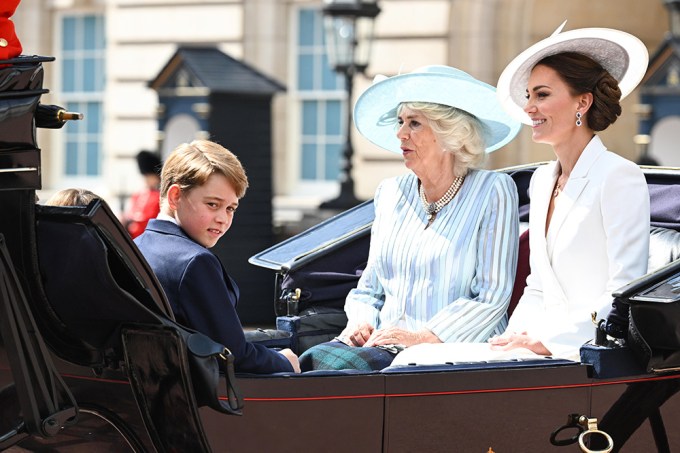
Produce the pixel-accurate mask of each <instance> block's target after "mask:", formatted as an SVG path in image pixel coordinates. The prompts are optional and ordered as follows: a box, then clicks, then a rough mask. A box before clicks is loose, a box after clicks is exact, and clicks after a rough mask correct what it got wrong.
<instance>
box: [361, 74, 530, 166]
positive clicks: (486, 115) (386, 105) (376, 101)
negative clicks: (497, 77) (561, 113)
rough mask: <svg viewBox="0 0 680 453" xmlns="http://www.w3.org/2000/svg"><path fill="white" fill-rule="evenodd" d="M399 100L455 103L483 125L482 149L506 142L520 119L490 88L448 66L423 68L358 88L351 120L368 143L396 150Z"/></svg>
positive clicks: (493, 149)
mask: <svg viewBox="0 0 680 453" xmlns="http://www.w3.org/2000/svg"><path fill="white" fill-rule="evenodd" d="M403 102H429V103H434V104H443V105H448V106H450V107H456V108H458V109H461V110H465V111H466V112H468V113H470V114H472V115H474V116H475V117H477V118H478V119H479V120H480V121H481V122H482V123H483V124H484V125H485V127H486V132H487V133H486V134H485V137H484V138H485V145H486V152H487V153H490V152H492V151H495V150H497V149H499V148H501V147H503V146H504V145H506V144H507V143H508V142H510V141H511V140H512V139H513V138H514V137H515V135H517V133H518V132H519V130H520V127H521V123H520V122H519V121H516V120H514V119H512V118H511V117H510V116H509V115H508V114H507V113H506V112H505V111H504V110H503V108H502V107H501V105H500V103H499V102H498V98H497V97H496V89H495V88H494V87H493V86H491V85H489V84H486V83H484V82H481V81H479V80H476V79H474V78H473V77H472V76H470V75H469V74H467V73H465V72H463V71H460V70H458V69H455V68H451V67H449V66H427V67H425V68H421V69H419V70H416V71H414V72H411V73H408V74H402V75H397V76H394V77H389V78H386V79H383V80H381V81H379V82H376V83H374V84H373V85H371V86H370V87H369V88H368V89H366V91H364V92H363V93H362V94H361V96H360V97H359V99H357V102H356V104H355V105H354V124H355V125H356V128H357V130H358V131H359V132H360V133H361V135H363V136H364V137H366V138H367V139H368V140H370V141H371V142H372V143H374V144H376V145H378V146H380V147H381V148H384V149H386V150H388V151H392V152H394V153H398V154H401V148H400V142H399V139H398V138H397V136H396V132H397V108H398V106H399V104H401V103H403Z"/></svg>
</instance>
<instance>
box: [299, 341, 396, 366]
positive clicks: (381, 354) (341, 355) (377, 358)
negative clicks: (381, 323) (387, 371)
mask: <svg viewBox="0 0 680 453" xmlns="http://www.w3.org/2000/svg"><path fill="white" fill-rule="evenodd" d="M395 355H396V354H394V353H391V352H389V351H386V350H384V349H381V348H371V347H369V348H364V347H353V346H347V345H346V344H344V343H342V342H340V341H329V342H328V343H321V344H319V345H316V346H314V347H313V348H310V349H308V350H307V351H305V352H304V353H303V354H302V355H301V356H300V368H301V369H302V371H311V370H348V369H350V370H361V371H375V370H382V369H383V368H386V367H388V366H389V365H390V363H392V360H394V356H395Z"/></svg>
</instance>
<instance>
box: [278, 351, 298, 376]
mask: <svg viewBox="0 0 680 453" xmlns="http://www.w3.org/2000/svg"><path fill="white" fill-rule="evenodd" d="M279 353H281V354H282V355H283V356H284V357H285V358H287V359H288V361H289V362H290V364H291V365H293V371H295V372H296V373H299V372H300V361H299V360H298V356H296V355H295V353H294V352H293V351H291V350H290V349H287V348H286V349H282V350H280V351H279Z"/></svg>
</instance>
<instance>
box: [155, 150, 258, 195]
mask: <svg viewBox="0 0 680 453" xmlns="http://www.w3.org/2000/svg"><path fill="white" fill-rule="evenodd" d="M213 173H219V174H221V175H224V177H225V178H227V181H229V184H231V186H232V187H233V188H234V192H236V196H238V197H239V198H243V196H244V195H245V194H246V189H247V188H248V177H247V176H246V172H245V170H244V169H243V166H242V165H241V162H240V161H239V160H238V158H237V157H236V156H235V155H234V154H233V153H232V152H231V151H229V150H228V149H226V148H225V147H223V146H222V145H219V144H217V143H215V142H212V141H210V140H194V141H193V142H191V143H182V144H181V145H179V146H178V147H177V148H175V149H174V150H173V151H172V153H170V155H169V156H168V158H167V159H166V160H165V164H164V165H163V169H162V170H161V199H165V198H166V197H167V195H168V189H169V188H170V186H171V185H173V184H177V185H179V187H180V189H181V190H182V191H183V192H188V191H190V190H191V189H193V188H195V187H198V186H202V185H203V184H205V183H206V181H207V180H208V178H209V177H210V175H212V174H213Z"/></svg>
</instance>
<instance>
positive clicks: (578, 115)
mask: <svg viewBox="0 0 680 453" xmlns="http://www.w3.org/2000/svg"><path fill="white" fill-rule="evenodd" d="M581 124H583V122H581V112H576V126H578V127H581Z"/></svg>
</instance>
